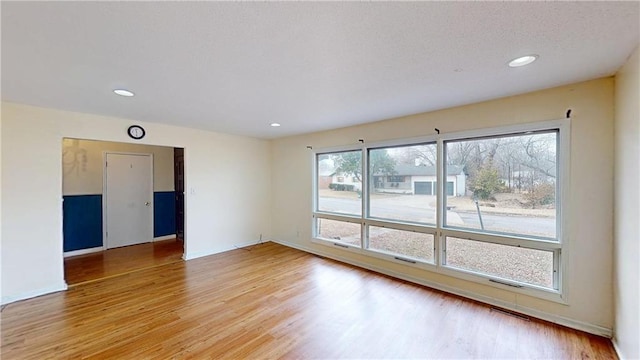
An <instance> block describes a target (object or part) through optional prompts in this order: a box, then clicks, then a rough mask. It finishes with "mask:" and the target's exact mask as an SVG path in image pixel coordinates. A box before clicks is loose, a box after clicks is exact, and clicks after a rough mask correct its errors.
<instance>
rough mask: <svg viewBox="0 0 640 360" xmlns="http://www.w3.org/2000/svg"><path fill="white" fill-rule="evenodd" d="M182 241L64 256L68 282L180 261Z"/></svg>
mask: <svg viewBox="0 0 640 360" xmlns="http://www.w3.org/2000/svg"><path fill="white" fill-rule="evenodd" d="M183 252H184V250H183V242H182V241H177V240H176V239H171V240H164V241H157V242H151V243H145V244H140V245H132V246H125V247H120V248H115V249H109V250H106V251H102V252H99V253H93V254H87V255H79V256H73V257H69V258H66V259H64V273H65V280H66V282H67V285H69V286H71V285H77V284H81V283H85V282H91V281H95V280H100V279H105V278H110V277H114V276H118V275H122V274H127V273H130V272H134V271H138V270H142V269H147V268H152V267H156V266H160V265H166V264H170V263H174V262H180V261H182V254H183Z"/></svg>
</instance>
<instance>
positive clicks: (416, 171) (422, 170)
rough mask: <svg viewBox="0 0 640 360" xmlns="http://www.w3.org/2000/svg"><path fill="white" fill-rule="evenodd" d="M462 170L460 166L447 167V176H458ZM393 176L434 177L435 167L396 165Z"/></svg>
mask: <svg viewBox="0 0 640 360" xmlns="http://www.w3.org/2000/svg"><path fill="white" fill-rule="evenodd" d="M462 169H463V167H462V166H460V165H447V175H460V174H461V173H462ZM393 175H411V176H416V175H422V176H436V167H435V166H415V165H407V164H398V165H396V166H395V168H394V173H393Z"/></svg>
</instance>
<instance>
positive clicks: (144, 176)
mask: <svg viewBox="0 0 640 360" xmlns="http://www.w3.org/2000/svg"><path fill="white" fill-rule="evenodd" d="M105 157H106V161H105V172H104V173H105V188H104V197H105V224H106V227H105V240H106V241H105V244H106V246H107V248H115V247H120V246H127V245H133V244H141V243H145V242H150V241H153V204H152V201H153V158H152V156H151V155H150V154H116V153H107V154H106V156H105Z"/></svg>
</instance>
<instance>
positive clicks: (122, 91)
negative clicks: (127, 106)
mask: <svg viewBox="0 0 640 360" xmlns="http://www.w3.org/2000/svg"><path fill="white" fill-rule="evenodd" d="M113 92H114V93H116V94H118V95H120V96H126V97H131V96H133V95H135V94H134V93H132V92H131V91H129V90H126V89H115V90H113Z"/></svg>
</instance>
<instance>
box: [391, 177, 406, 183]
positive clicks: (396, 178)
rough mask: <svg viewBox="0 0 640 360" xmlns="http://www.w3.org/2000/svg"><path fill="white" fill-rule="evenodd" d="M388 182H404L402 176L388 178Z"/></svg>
mask: <svg viewBox="0 0 640 360" xmlns="http://www.w3.org/2000/svg"><path fill="white" fill-rule="evenodd" d="M388 178H389V180H387V181H388V182H404V176H389V177H388Z"/></svg>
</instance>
